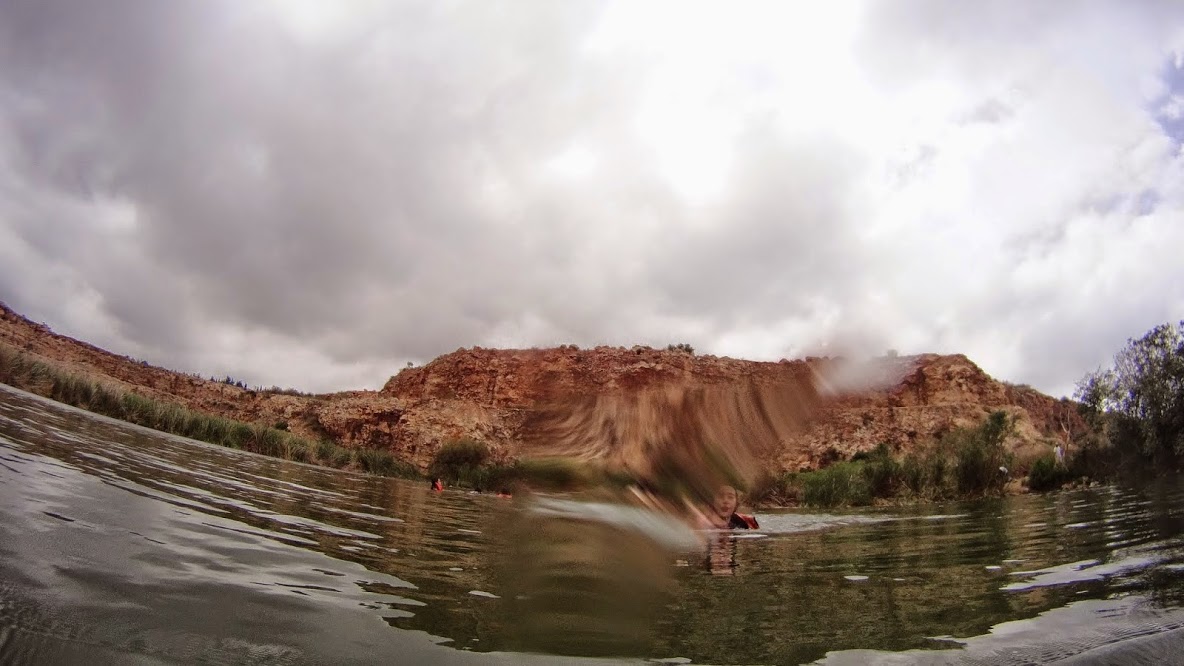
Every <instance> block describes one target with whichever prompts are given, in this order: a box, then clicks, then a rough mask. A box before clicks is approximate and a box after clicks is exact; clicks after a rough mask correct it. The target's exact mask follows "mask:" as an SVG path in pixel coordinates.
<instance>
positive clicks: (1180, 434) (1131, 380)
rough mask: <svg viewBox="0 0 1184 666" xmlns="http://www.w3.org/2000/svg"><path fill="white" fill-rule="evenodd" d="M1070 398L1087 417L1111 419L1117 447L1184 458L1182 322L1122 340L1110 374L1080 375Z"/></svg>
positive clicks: (1098, 371) (1108, 371)
mask: <svg viewBox="0 0 1184 666" xmlns="http://www.w3.org/2000/svg"><path fill="white" fill-rule="evenodd" d="M1074 397H1075V398H1076V399H1077V400H1078V401H1080V402H1081V403H1082V405H1083V406H1084V407H1085V409H1086V411H1087V413H1088V414H1090V415H1091V416H1094V417H1097V416H1099V415H1103V414H1108V415H1112V416H1114V417H1116V419H1115V421H1116V422H1115V425H1116V431H1117V434H1118V438H1117V439H1118V440H1119V441H1118V443H1120V444H1123V445H1133V446H1136V447H1137V448H1138V449H1139V450H1140V451H1141V452H1142V453H1144V454H1147V455H1153V454H1156V453H1168V454H1172V455H1182V454H1184V321H1181V322H1179V323H1178V324H1176V325H1172V324H1161V325H1159V326H1156V327H1155V328H1153V329H1151V330H1150V331H1148V332H1147V334H1146V335H1144V336H1143V337H1141V338H1139V339H1138V340H1127V345H1126V347H1124V348H1123V349H1122V350H1120V351H1119V352H1118V353H1117V354H1115V355H1114V366H1113V368H1110V369H1105V370H1097V371H1095V372H1092V373H1090V374H1088V375H1086V376H1085V377H1084V378H1083V379H1082V380H1081V381H1080V382H1078V384H1077V391H1076V393H1075V394H1074ZM1131 440H1134V441H1131Z"/></svg>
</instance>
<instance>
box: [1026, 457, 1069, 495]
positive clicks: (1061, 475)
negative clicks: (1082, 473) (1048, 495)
mask: <svg viewBox="0 0 1184 666" xmlns="http://www.w3.org/2000/svg"><path fill="white" fill-rule="evenodd" d="M1067 481H1069V470H1068V469H1066V468H1065V467H1063V466H1058V465H1057V462H1056V460H1055V459H1054V458H1053V457H1052V456H1051V455H1048V456H1043V457H1041V458H1038V459H1037V460H1036V462H1034V463H1032V469H1031V470H1029V471H1028V488H1029V489H1030V490H1055V489H1056V488H1060V487H1061V486H1062V485H1064V484H1065V483H1066V482H1067Z"/></svg>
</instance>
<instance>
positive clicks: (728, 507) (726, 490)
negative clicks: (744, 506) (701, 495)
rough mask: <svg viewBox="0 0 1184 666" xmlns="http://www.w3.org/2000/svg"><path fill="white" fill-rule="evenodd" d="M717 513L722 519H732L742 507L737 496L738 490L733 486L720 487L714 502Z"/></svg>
mask: <svg viewBox="0 0 1184 666" xmlns="http://www.w3.org/2000/svg"><path fill="white" fill-rule="evenodd" d="M712 506H713V507H714V508H715V512H716V513H717V514H718V515H719V516H720V517H722V518H726V517H730V516H731V515H732V514H733V513H736V509H737V508H738V507H739V506H740V499H739V497H738V496H737V494H736V489H735V488H733V487H732V486H720V487H719V490H717V491H716V492H715V501H714V502H712Z"/></svg>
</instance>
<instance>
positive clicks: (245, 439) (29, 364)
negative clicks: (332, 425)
mask: <svg viewBox="0 0 1184 666" xmlns="http://www.w3.org/2000/svg"><path fill="white" fill-rule="evenodd" d="M0 382H3V383H5V384H8V385H9V386H13V387H15V388H18V389H21V390H24V391H28V392H30V393H35V394H37V395H40V396H42V397H46V398H49V399H51V400H55V401H57V402H60V403H63V404H66V405H70V406H72V407H78V408H80V409H85V410H87V411H89V412H94V413H95V414H102V415H103V416H109V417H111V418H114V419H118V420H120V421H126V422H128V423H134V424H136V425H140V426H144V427H146V428H152V429H153V430H159V431H161V432H167V433H170V434H173V435H180V436H182V437H188V438H190V439H196V440H199V441H202V442H206V443H208V444H216V445H218V446H225V447H226V448H230V449H239V450H242V451H250V452H252V453H259V454H262V455H266V456H272V457H276V458H282V459H284V460H293V461H296V462H302V463H311V464H314V465H321V466H324V467H334V468H337V469H350V470H360V471H363V472H368V473H370V474H376V475H379V476H392V477H398V478H408V479H422V478H423V477H422V475H421V474H419V472H418V470H416V469H415V468H414V467H413V466H411V465H409V464H407V463H404V462H402V461H400V460H397V459H396V458H395V457H394V456H393V455H392V454H391V453H390V452H389V451H379V450H376V449H349V448H346V447H343V446H339V445H338V444H336V443H334V442H332V441H330V440H327V439H322V440H312V439H308V438H305V437H300V436H299V435H295V434H292V433H290V432H288V431H286V430H283V429H280V428H276V427H273V426H267V425H264V424H261V423H244V422H242V421H235V420H232V419H227V418H222V417H220V416H212V415H209V414H205V413H203V412H199V411H196V410H192V409H189V408H186V407H182V406H181V405H178V404H176V403H171V402H165V401H162V400H155V399H153V398H149V397H146V396H143V395H140V394H138V393H135V392H133V391H130V390H127V389H123V388H119V387H116V386H113V385H111V384H107V383H104V382H101V381H97V380H95V379H91V378H90V377H87V376H84V375H79V374H75V373H72V372H68V371H66V370H62V369H61V368H58V367H55V366H53V365H51V364H49V363H45V362H43V361H39V360H36V359H32V358H30V357H29V356H28V355H27V354H25V353H24V352H16V351H13V350H11V349H9V348H7V347H6V346H2V345H0Z"/></svg>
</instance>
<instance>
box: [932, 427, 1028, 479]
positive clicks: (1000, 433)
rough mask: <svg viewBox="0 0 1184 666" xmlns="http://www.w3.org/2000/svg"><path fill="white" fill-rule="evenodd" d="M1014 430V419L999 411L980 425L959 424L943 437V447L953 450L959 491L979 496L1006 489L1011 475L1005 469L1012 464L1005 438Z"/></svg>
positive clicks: (955, 477) (955, 476)
mask: <svg viewBox="0 0 1184 666" xmlns="http://www.w3.org/2000/svg"><path fill="white" fill-rule="evenodd" d="M1014 431H1015V421H1014V419H1012V418H1011V417H1010V416H1008V414H1007V413H1006V412H1002V411H999V412H994V413H992V414H991V415H990V416H988V417H987V419H986V420H985V421H984V422H983V423H982V424H981V425H979V426H978V427H977V428H958V429H956V430H954V431H952V432H951V433H949V434H947V435H946V436H945V437H944V438H943V441H942V444H943V448H945V449H946V450H952V451H953V454H954V480H955V482H956V484H957V488H958V492H959V493H961V494H962V495H966V496H978V495H984V494H989V493H999V492H1001V491H1002V490H1003V486H1004V485H1006V483H1007V478H1008V474H1007V473H1006V472H1005V471H1004V469H1006V468H1007V467H1008V466H1010V465H1011V453H1009V452H1008V451H1007V449H1006V447H1005V446H1004V442H1005V441H1006V439H1007V437H1008V436H1010V435H1011V434H1012V433H1013V432H1014ZM1001 468H1003V469H1001Z"/></svg>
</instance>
